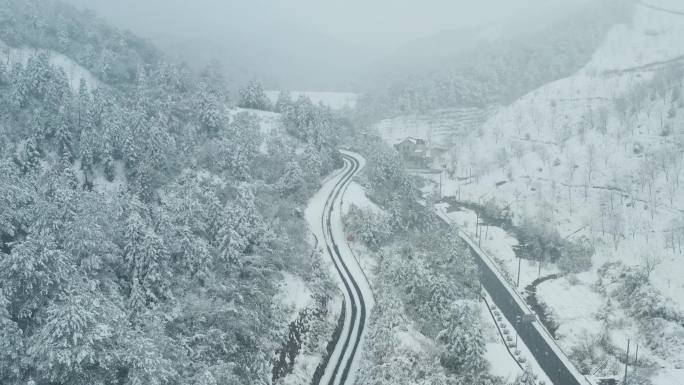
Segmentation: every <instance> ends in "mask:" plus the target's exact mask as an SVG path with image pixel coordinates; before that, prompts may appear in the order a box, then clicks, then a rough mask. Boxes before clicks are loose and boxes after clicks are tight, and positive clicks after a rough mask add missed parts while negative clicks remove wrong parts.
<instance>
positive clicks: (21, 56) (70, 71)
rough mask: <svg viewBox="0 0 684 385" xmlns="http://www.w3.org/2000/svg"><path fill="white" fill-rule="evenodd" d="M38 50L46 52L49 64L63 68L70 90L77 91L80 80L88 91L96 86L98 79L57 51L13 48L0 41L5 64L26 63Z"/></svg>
mask: <svg viewBox="0 0 684 385" xmlns="http://www.w3.org/2000/svg"><path fill="white" fill-rule="evenodd" d="M38 52H46V53H47V54H48V55H49V56H50V64H52V65H53V66H55V67H59V68H61V69H62V70H64V73H65V74H66V76H67V79H68V80H69V85H71V88H72V90H74V91H78V88H79V85H80V84H81V80H84V81H85V82H86V85H87V86H88V90H89V91H92V90H93V89H95V88H97V87H98V84H99V81H98V80H97V78H96V77H95V76H94V75H93V74H92V73H91V72H90V71H88V70H87V69H85V68H83V67H82V66H81V65H79V64H78V63H76V62H75V61H73V60H71V59H70V58H69V57H67V56H64V55H63V54H61V53H59V52H55V51H51V50H37V49H33V48H14V47H10V46H8V45H6V44H5V43H4V42H2V41H0V57H2V58H3V59H4V60H5V61H6V63H5V64H9V65H12V64H14V63H21V64H26V63H27V62H28V60H29V58H30V57H31V56H33V55H36V54H37V53H38Z"/></svg>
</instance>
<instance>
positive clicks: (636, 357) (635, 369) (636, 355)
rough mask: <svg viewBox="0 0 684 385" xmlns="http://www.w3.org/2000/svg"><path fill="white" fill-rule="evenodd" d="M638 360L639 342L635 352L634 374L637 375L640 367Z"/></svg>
mask: <svg viewBox="0 0 684 385" xmlns="http://www.w3.org/2000/svg"><path fill="white" fill-rule="evenodd" d="M638 361H639V344H637V346H636V352H635V353H634V376H635V377H636V372H637V368H638Z"/></svg>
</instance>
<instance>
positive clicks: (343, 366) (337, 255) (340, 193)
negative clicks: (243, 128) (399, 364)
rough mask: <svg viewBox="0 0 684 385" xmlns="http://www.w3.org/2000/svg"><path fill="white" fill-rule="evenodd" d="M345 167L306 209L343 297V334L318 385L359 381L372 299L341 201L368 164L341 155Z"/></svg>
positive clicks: (349, 383)
mask: <svg viewBox="0 0 684 385" xmlns="http://www.w3.org/2000/svg"><path fill="white" fill-rule="evenodd" d="M341 153H342V157H343V159H344V167H343V168H342V170H341V171H339V172H338V173H337V174H335V175H334V176H333V177H332V178H330V179H328V180H327V181H326V182H325V183H324V184H323V187H322V188H321V190H320V191H319V192H318V193H317V194H316V196H314V198H313V200H312V202H311V204H310V206H309V208H308V209H307V220H308V222H309V224H310V226H311V227H312V231H313V233H314V234H315V235H316V236H317V237H318V238H319V239H323V245H321V247H323V251H324V253H325V254H327V257H329V258H330V260H331V262H332V266H333V268H334V273H335V275H336V276H337V278H339V284H340V289H341V290H342V294H343V296H344V306H345V313H344V314H345V319H344V324H343V327H342V332H341V333H340V334H339V336H338V337H337V340H336V341H335V348H334V350H333V352H332V354H331V356H330V359H329V361H328V363H327V366H326V368H325V371H324V374H323V376H322V377H321V379H320V381H319V382H318V384H317V385H352V384H353V383H354V381H355V378H356V371H357V368H358V361H359V352H360V350H361V347H362V341H363V337H364V331H365V326H366V319H367V317H368V314H369V311H370V308H371V307H372V305H373V303H372V301H373V299H372V294H371V290H370V285H369V284H368V281H367V280H366V278H365V276H364V274H363V270H362V269H361V266H359V263H358V261H357V260H356V259H355V257H354V254H353V252H352V251H351V249H350V247H349V244H348V243H347V240H346V237H345V234H344V231H343V227H342V201H343V198H344V195H345V191H346V188H347V187H348V186H349V184H350V183H351V180H352V178H353V177H354V175H356V173H358V172H359V170H361V169H362V168H363V165H364V164H365V160H364V159H363V158H362V157H361V156H359V155H358V154H355V153H352V152H347V151H341Z"/></svg>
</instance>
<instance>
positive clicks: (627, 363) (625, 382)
mask: <svg viewBox="0 0 684 385" xmlns="http://www.w3.org/2000/svg"><path fill="white" fill-rule="evenodd" d="M628 367H629V339H627V357H625V379H624V381H623V382H622V383H623V384H627V368H628Z"/></svg>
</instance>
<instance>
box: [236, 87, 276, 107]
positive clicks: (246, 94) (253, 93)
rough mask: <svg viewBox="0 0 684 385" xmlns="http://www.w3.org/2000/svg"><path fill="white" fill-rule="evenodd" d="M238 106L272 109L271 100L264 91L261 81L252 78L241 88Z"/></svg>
mask: <svg viewBox="0 0 684 385" xmlns="http://www.w3.org/2000/svg"><path fill="white" fill-rule="evenodd" d="M238 106H240V107H242V108H251V109H255V110H270V109H271V102H270V101H269V100H268V97H266V94H265V93H264V88H263V86H262V85H261V83H260V82H258V81H256V80H252V81H250V82H249V83H247V85H246V86H245V87H244V88H241V89H240V101H239V103H238Z"/></svg>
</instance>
